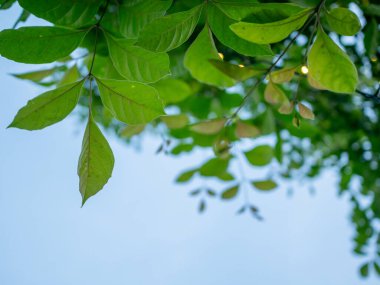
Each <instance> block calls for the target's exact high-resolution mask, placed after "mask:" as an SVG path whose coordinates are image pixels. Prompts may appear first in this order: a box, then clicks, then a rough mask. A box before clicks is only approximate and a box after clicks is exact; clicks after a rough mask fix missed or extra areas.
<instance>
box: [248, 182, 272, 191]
mask: <svg viewBox="0 0 380 285" xmlns="http://www.w3.org/2000/svg"><path fill="white" fill-rule="evenodd" d="M252 185H253V186H254V187H255V188H256V189H258V190H262V191H270V190H273V189H275V188H276V187H277V183H276V182H274V181H273V180H261V181H253V182H252Z"/></svg>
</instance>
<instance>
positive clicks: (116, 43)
mask: <svg viewBox="0 0 380 285" xmlns="http://www.w3.org/2000/svg"><path fill="white" fill-rule="evenodd" d="M106 39H107V43H108V49H109V52H110V57H111V60H112V62H113V64H114V66H115V68H116V70H117V71H118V72H119V73H120V74H121V75H122V76H123V77H125V78H126V79H128V80H131V81H139V82H144V83H153V82H156V81H158V80H160V79H161V78H163V77H164V76H166V75H168V74H170V69H169V57H168V55H167V54H166V53H155V52H151V51H148V50H146V49H143V48H141V47H137V46H133V45H132V44H133V42H132V41H130V40H123V39H117V38H114V37H113V36H111V35H109V34H106Z"/></svg>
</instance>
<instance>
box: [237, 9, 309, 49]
mask: <svg viewBox="0 0 380 285" xmlns="http://www.w3.org/2000/svg"><path fill="white" fill-rule="evenodd" d="M312 11H313V10H312V9H305V10H303V11H301V12H299V13H297V14H296V15H293V16H290V17H289V18H286V19H284V20H280V21H277V22H272V23H265V24H260V23H249V22H239V23H235V24H232V25H231V26H230V28H231V29H232V31H233V32H234V33H235V34H236V35H238V36H239V37H241V38H243V39H245V40H247V41H250V42H253V43H258V44H271V43H276V42H279V41H281V40H283V39H285V38H287V37H288V36H289V35H290V34H291V33H292V32H293V31H295V30H298V29H299V28H301V27H302V26H303V25H304V24H305V22H306V21H307V19H308V18H309V16H310V14H311V12H312Z"/></svg>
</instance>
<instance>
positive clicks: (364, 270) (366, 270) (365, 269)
mask: <svg viewBox="0 0 380 285" xmlns="http://www.w3.org/2000/svg"><path fill="white" fill-rule="evenodd" d="M359 272H360V275H361V276H362V277H368V275H369V264H368V263H364V264H363V265H362V266H361V267H360V269H359Z"/></svg>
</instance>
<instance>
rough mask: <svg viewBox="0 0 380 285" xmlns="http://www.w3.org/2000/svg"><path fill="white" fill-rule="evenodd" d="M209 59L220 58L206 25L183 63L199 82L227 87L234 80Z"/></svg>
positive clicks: (232, 83)
mask: <svg viewBox="0 0 380 285" xmlns="http://www.w3.org/2000/svg"><path fill="white" fill-rule="evenodd" d="M210 59H220V58H219V56H218V51H217V50H216V48H215V43H214V40H213V38H212V34H211V31H210V29H209V27H208V26H207V25H206V26H205V28H204V29H203V30H202V31H201V32H200V34H199V35H198V37H197V38H196V39H195V41H194V42H193V43H192V44H191V46H190V47H189V49H188V50H187V52H186V54H185V59H184V65H185V67H186V68H187V69H188V70H189V71H190V73H191V75H192V76H193V77H194V78H195V79H197V80H198V81H200V82H203V83H206V84H210V85H216V86H220V87H228V86H232V85H234V84H235V82H234V81H233V80H232V79H231V78H229V77H228V76H227V75H225V74H224V73H222V72H221V71H219V70H218V69H217V68H215V67H214V66H213V65H212V64H211V63H210V62H209V60H210Z"/></svg>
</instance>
